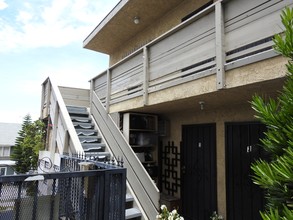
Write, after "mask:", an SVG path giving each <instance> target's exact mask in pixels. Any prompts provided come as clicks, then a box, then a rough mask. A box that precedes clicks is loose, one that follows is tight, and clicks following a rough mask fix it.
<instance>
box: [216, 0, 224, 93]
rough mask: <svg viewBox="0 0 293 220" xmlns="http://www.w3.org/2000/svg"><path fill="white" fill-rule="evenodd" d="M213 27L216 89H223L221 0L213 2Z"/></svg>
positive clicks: (222, 19)
mask: <svg viewBox="0 0 293 220" xmlns="http://www.w3.org/2000/svg"><path fill="white" fill-rule="evenodd" d="M215 28H216V73H217V89H223V88H225V86H226V83H225V67H224V65H225V59H226V58H225V57H226V54H225V45H224V41H225V38H224V28H225V26H224V10H223V4H222V0H218V1H217V2H216V4H215Z"/></svg>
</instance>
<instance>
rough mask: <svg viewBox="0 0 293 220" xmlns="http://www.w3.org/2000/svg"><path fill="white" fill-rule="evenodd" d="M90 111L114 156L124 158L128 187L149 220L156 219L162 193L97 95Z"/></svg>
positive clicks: (93, 96)
mask: <svg viewBox="0 0 293 220" xmlns="http://www.w3.org/2000/svg"><path fill="white" fill-rule="evenodd" d="M90 111H91V114H92V117H93V118H94V120H95V121H96V123H97V124H98V126H99V130H100V132H102V136H103V137H104V140H105V141H106V142H107V146H109V148H110V150H111V153H112V154H113V156H114V157H116V158H118V157H121V156H122V157H123V161H124V166H125V167H126V168H127V181H128V185H129V186H130V187H131V189H132V191H133V192H134V193H135V196H136V198H137V200H138V203H139V204H140V206H141V207H142V209H143V212H144V213H145V214H146V216H147V217H148V219H153V218H155V216H156V215H157V212H158V209H159V198H160V192H159V190H158V188H157V186H156V185H155V183H154V181H153V180H152V179H151V177H150V176H149V174H148V173H147V171H146V170H145V168H144V167H143V165H142V164H141V162H140V161H139V160H138V158H137V157H136V155H135V153H134V152H133V150H132V148H131V147H130V145H129V144H128V142H127V140H126V139H125V138H124V136H123V134H122V133H121V132H120V130H119V128H118V127H117V126H116V124H115V122H114V121H113V120H112V118H111V116H110V115H109V114H108V113H107V112H106V109H105V108H104V106H103V104H102V103H101V101H100V100H99V98H98V97H97V95H96V94H95V93H93V94H92V101H91V106H90Z"/></svg>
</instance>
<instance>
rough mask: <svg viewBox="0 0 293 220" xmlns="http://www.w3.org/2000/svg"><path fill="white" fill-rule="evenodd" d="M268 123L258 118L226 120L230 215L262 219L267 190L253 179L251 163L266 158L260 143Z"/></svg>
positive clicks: (242, 219)
mask: <svg viewBox="0 0 293 220" xmlns="http://www.w3.org/2000/svg"><path fill="white" fill-rule="evenodd" d="M265 131H266V127H265V125H263V124H261V123H258V122H250V123H226V184H227V219H228V220H246V219H250V220H261V217H260V214H259V211H260V210H262V209H263V207H264V196H263V191H262V190H261V189H260V187H259V186H257V185H255V184H254V183H253V182H252V178H251V175H252V174H253V173H252V170H251V168H250V166H251V163H252V162H254V161H255V160H256V159H257V158H264V159H265V158H266V156H265V151H264V150H263V149H262V147H261V146H260V140H259V139H260V138H263V137H264V132H265Z"/></svg>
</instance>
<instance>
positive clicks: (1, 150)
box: [0, 147, 10, 157]
mask: <svg viewBox="0 0 293 220" xmlns="http://www.w3.org/2000/svg"><path fill="white" fill-rule="evenodd" d="M9 156H10V147H0V157H9Z"/></svg>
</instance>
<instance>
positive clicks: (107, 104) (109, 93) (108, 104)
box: [106, 69, 111, 113]
mask: <svg viewBox="0 0 293 220" xmlns="http://www.w3.org/2000/svg"><path fill="white" fill-rule="evenodd" d="M106 94H107V97H106V111H107V113H109V111H110V99H111V72H110V69H107V93H106Z"/></svg>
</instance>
